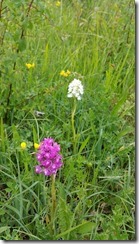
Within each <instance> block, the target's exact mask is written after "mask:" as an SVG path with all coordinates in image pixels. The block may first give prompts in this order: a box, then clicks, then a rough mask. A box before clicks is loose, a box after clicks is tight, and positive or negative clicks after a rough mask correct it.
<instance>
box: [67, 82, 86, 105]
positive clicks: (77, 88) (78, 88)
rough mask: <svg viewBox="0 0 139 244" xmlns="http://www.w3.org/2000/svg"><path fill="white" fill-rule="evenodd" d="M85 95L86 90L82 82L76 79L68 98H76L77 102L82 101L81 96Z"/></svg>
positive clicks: (69, 88)
mask: <svg viewBox="0 0 139 244" xmlns="http://www.w3.org/2000/svg"><path fill="white" fill-rule="evenodd" d="M83 93H84V88H83V85H82V83H81V81H80V80H77V79H74V80H73V81H72V82H71V83H70V84H69V87H68V95H67V97H76V98H77V100H81V95H83Z"/></svg>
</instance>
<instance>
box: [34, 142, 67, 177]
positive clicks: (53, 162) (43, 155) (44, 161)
mask: <svg viewBox="0 0 139 244" xmlns="http://www.w3.org/2000/svg"><path fill="white" fill-rule="evenodd" d="M59 152H60V145H59V144H58V143H56V142H55V141H54V140H53V139H52V138H44V140H43V141H42V142H41V143H40V147H39V149H38V153H37V154H36V158H37V160H38V161H39V163H40V164H39V165H37V166H35V172H36V173H37V174H41V173H42V174H44V175H53V174H56V173H57V170H58V169H59V168H60V167H61V166H62V165H63V162H62V156H61V155H60V154H59Z"/></svg>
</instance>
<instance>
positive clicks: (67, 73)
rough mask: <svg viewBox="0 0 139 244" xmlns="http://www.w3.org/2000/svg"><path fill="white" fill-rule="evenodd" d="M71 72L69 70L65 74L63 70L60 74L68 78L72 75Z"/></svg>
mask: <svg viewBox="0 0 139 244" xmlns="http://www.w3.org/2000/svg"><path fill="white" fill-rule="evenodd" d="M70 73H71V72H70V71H69V70H67V72H65V71H64V70H62V71H61V72H60V75H61V76H64V77H68V76H69V75H70Z"/></svg>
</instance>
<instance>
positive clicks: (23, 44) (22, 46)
mask: <svg viewBox="0 0 139 244" xmlns="http://www.w3.org/2000/svg"><path fill="white" fill-rule="evenodd" d="M18 48H19V51H21V52H22V51H24V50H25V49H26V40H25V38H22V39H21V40H20V41H19V42H18Z"/></svg>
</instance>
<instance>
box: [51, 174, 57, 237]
mask: <svg viewBox="0 0 139 244" xmlns="http://www.w3.org/2000/svg"><path fill="white" fill-rule="evenodd" d="M51 179H52V188H51V195H52V208H51V228H52V234H54V233H55V210H56V189H55V175H52V176H51Z"/></svg>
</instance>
